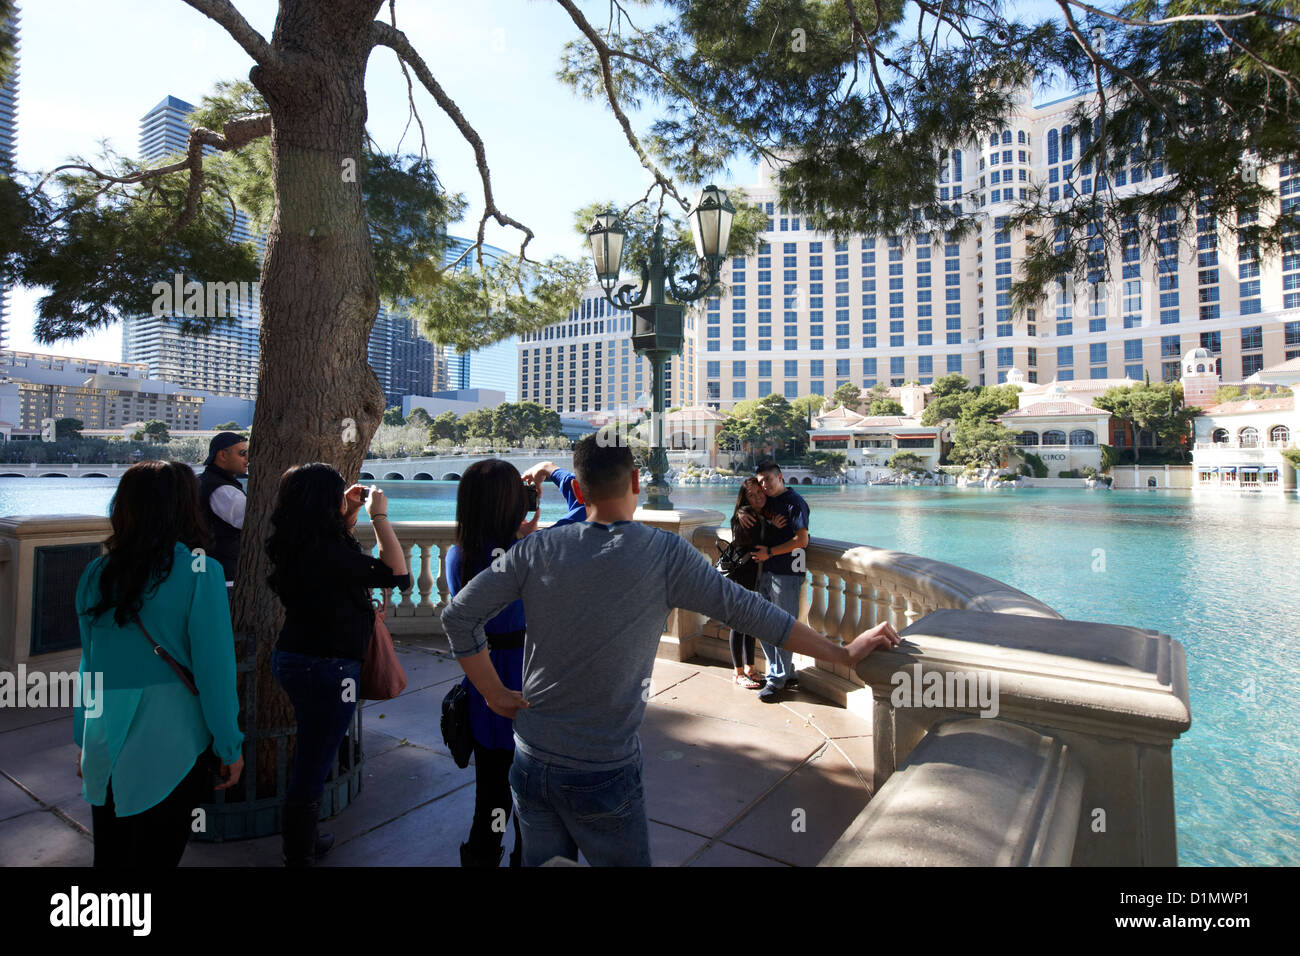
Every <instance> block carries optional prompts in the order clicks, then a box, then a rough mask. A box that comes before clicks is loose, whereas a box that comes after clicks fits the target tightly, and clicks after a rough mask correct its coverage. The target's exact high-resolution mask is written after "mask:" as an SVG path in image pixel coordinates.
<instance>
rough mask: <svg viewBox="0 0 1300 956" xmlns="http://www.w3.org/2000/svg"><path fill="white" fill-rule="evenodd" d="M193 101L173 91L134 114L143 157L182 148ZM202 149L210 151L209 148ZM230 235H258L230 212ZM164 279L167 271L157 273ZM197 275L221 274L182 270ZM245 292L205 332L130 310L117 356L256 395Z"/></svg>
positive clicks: (171, 377) (203, 384)
mask: <svg viewBox="0 0 1300 956" xmlns="http://www.w3.org/2000/svg"><path fill="white" fill-rule="evenodd" d="M193 111H194V107H193V106H192V105H191V104H189V103H187V102H185V101H184V100H182V99H179V98H177V97H175V96H166V97H163V99H162V100H161V101H159V103H158V104H157V105H156V106H154V108H153V109H151V110H149V112H148V113H146V114H145V115H144V117H143V118H142V119H141V120H140V152H141V154H142V157H143V158H144V159H145V160H146V161H158V160H162V159H165V158H167V157H172V156H175V155H177V154H179V153H184V152H185V149H186V146H187V144H188V142H189V135H190V124H189V120H188V116H189V114H190V113H192V112H193ZM206 152H207V153H208V155H211V154H212V153H214V152H215V151H214V150H212V149H211V148H209V149H208V150H207V151H206ZM232 231H233V237H234V239H235V240H236V241H238V242H248V241H253V242H256V243H257V246H258V250H259V253H260V252H261V250H262V246H263V243H262V239H261V237H260V236H258V237H255V236H253V235H252V231H251V230H250V228H249V223H248V218H247V217H246V216H245V215H244V214H243V213H242V212H238V211H237V212H236V213H235V222H234V227H233V230H232ZM158 278H159V280H160V281H169V280H171V279H172V277H171V276H159V277H158ZM185 278H186V279H187V280H188V279H196V280H198V281H200V282H202V281H205V280H206V281H223V277H221V276H186V277H185ZM249 292H250V295H249V297H248V298H247V299H246V300H244V301H241V302H240V303H239V304H238V305H237V306H235V308H234V309H233V318H231V319H230V320H229V321H227V322H223V323H222V324H220V325H218V326H216V327H215V328H214V329H213V330H212V331H211V332H209V333H207V334H206V335H182V334H181V332H180V330H179V328H178V327H177V323H176V321H175V320H174V319H172V318H171V316H168V315H161V316H155V315H132V316H126V317H125V318H124V319H123V321H122V360H123V361H125V362H142V363H144V364H145V365H147V366H148V368H149V377H150V378H156V379H161V380H162V381H165V382H173V383H175V384H177V385H180V386H182V387H184V388H193V389H202V390H204V391H210V392H213V393H215V394H218V395H231V396H236V397H239V398H246V399H254V398H256V397H257V362H258V351H259V345H258V334H259V331H260V327H261V319H260V310H259V302H258V294H257V292H256V284H255V283H254V284H250V285H249Z"/></svg>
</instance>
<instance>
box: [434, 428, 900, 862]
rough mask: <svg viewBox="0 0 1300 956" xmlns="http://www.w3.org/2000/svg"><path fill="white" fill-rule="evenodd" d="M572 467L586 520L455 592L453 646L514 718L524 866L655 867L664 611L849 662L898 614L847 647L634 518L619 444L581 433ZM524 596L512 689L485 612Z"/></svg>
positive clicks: (878, 640) (872, 645)
mask: <svg viewBox="0 0 1300 956" xmlns="http://www.w3.org/2000/svg"><path fill="white" fill-rule="evenodd" d="M573 463H574V471H575V472H576V473H577V482H578V486H579V487H580V488H581V489H582V493H583V498H584V499H585V501H586V502H587V520H586V521H585V522H581V523H577V524H571V525H567V526H565V527H562V528H554V529H548V530H545V531H541V532H538V533H536V534H532V535H529V536H528V537H526V538H524V539H523V540H522V541H519V542H518V543H516V544H515V545H514V547H512V548H510V549H509V550H508V551H506V552H505V554H504V555H503V556H502V557H500V558H498V559H497V560H496V561H494V562H493V565H492V569H491V571H490V572H489V573H483V574H479V575H476V576H475V578H474V580H473V581H471V582H470V583H469V585H467V586H466V587H465V588H464V590H462V591H461V592H460V593H458V594H457V595H456V597H455V599H454V600H452V602H451V603H450V604H448V605H447V608H446V610H444V611H443V614H442V623H443V626H444V628H445V629H446V632H447V636H448V639H449V641H450V642H451V647H452V653H453V654H454V655H455V656H456V658H457V659H458V660H459V661H460V663H461V666H462V667H463V668H464V669H465V673H466V674H467V675H469V679H470V680H471V681H472V682H473V683H474V686H475V687H476V688H478V690H479V691H480V692H481V693H482V694H483V697H484V698H485V699H486V701H487V703H488V706H489V707H490V708H492V710H494V711H495V712H497V713H499V714H502V715H504V716H507V717H511V718H513V719H514V722H515V759H514V764H513V765H512V767H511V770H510V789H511V791H512V793H513V796H514V801H515V811H516V813H517V814H518V817H519V821H520V828H521V831H522V835H523V841H524V856H523V862H524V865H525V866H538V865H540V864H542V863H545V862H546V861H547V860H549V859H551V858H552V857H555V856H562V857H566V858H568V859H577V855H578V851H579V850H581V851H582V854H583V855H584V856H585V857H586V858H587V860H588V862H590V863H591V864H593V865H595V866H618V865H622V866H648V865H650V845H649V826H648V822H647V818H646V811H645V799H644V793H643V790H642V785H641V746H640V741H639V740H638V737H637V728H638V727H640V725H641V720H642V718H643V717H644V716H645V707H646V702H647V701H648V700H649V699H650V675H651V672H652V671H653V669H654V661H655V650H656V648H657V647H658V646H659V639H660V636H661V635H662V634H663V630H664V626H665V624H666V623H667V618H668V615H669V613H670V612H671V611H672V609H673V608H685V609H686V610H690V611H697V612H700V613H702V614H705V615H708V616H709V617H711V618H715V619H717V620H719V621H722V622H723V623H725V624H728V625H730V626H731V627H733V628H735V629H736V630H738V631H740V632H742V633H745V634H753V635H754V636H756V637H758V638H759V639H760V640H763V641H768V642H770V643H772V644H774V645H777V646H782V647H785V648H788V649H789V650H791V651H794V652H795V653H800V654H808V655H810V656H812V657H817V658H820V659H822V660H827V661H832V662H835V663H841V664H850V665H852V664H856V663H857V662H858V661H860V660H861V659H862V658H864V657H866V656H867V655H868V654H869V653H871V651H873V650H875V649H876V648H878V647H892V646H894V645H896V644H897V643H898V640H899V638H898V633H897V632H896V631H895V630H894V629H893V627H892V626H890V625H889V624H888V623H885V624H880V625H878V626H876V627H874V628H872V629H871V630H869V631H864V632H863V633H862V634H859V635H858V636H857V638H855V639H854V641H853V642H852V643H851V644H849V645H847V646H843V645H840V644H837V643H835V642H833V641H831V640H829V639H828V638H826V637H825V636H824V635H822V634H819V633H817V632H816V631H814V630H812V628H810V627H808V626H807V625H806V624H801V623H799V622H798V621H796V620H795V619H794V618H793V617H791V616H790V615H789V614H788V613H787V612H785V611H783V610H781V609H780V608H778V607H776V606H775V605H774V604H772V603H770V602H768V601H765V600H764V599H763V598H761V597H759V596H758V595H757V594H754V593H753V592H751V591H747V590H745V589H744V588H742V587H740V586H739V585H736V584H734V583H732V582H731V581H728V580H727V579H726V578H724V577H723V576H722V575H721V574H718V572H717V571H715V570H714V569H713V566H712V565H711V564H710V563H709V562H708V561H707V560H706V559H705V558H704V556H703V555H701V554H700V553H699V552H698V551H696V550H695V548H694V547H693V546H692V545H691V544H690V543H689V542H687V541H686V540H684V539H683V538H681V537H680V536H678V535H675V534H671V533H669V532H667V531H662V530H659V529H656V528H652V527H650V526H648V525H644V524H639V523H637V522H634V521H633V520H632V516H633V514H634V512H635V511H636V499H637V495H638V494H640V491H641V488H640V482H639V480H638V477H637V472H636V467H635V465H634V463H633V461H632V455H631V452H630V451H629V450H628V448H627V447H625V446H619V445H616V444H605V443H601V442H598V441H597V440H596V436H594V435H593V436H589V437H587V438H584V439H583V440H582V441H580V442H578V444H577V445H576V446H575V448H574V453H573ZM520 598H522V599H523V602H524V610H525V614H526V615H527V620H528V628H527V635H526V637H525V639H524V680H523V691H522V692H520V691H512V690H507V689H506V688H505V687H504V686H503V685H502V683H501V681H500V678H499V677H498V676H497V673H496V670H495V669H494V668H493V666H492V661H491V659H490V658H489V657H488V649H487V640H486V638H485V637H484V631H483V626H484V624H485V623H487V621H489V620H490V619H491V618H492V617H494V616H495V615H496V614H497V613H498V612H499V611H500V610H501V609H502V608H504V607H505V606H506V605H507V604H509V603H510V602H512V601H515V600H518V599H520Z"/></svg>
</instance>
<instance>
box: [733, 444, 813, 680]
mask: <svg viewBox="0 0 1300 956" xmlns="http://www.w3.org/2000/svg"><path fill="white" fill-rule="evenodd" d="M754 475H755V476H756V477H757V478H758V483H759V485H760V486H761V487H762V489H763V494H765V495H767V506H766V507H765V508H764V509H763V513H764V514H765V515H766V516H767V517H768V518H769V519H771V518H775V517H778V516H780V517H782V518H784V519H785V525H784V526H782V527H780V528H774V529H773V532H774V534H775V536H776V537H777V538H778V539H781V540H778V541H777V543H776V544H773V545H771V546H770V547H764V546H762V545H760V546H759V547H757V548H755V549H754V552H753V553H754V559H755V560H756V561H761V562H762V565H763V573H762V575H761V577H760V578H759V581H758V591H759V593H760V594H762V595H763V597H765V598H767V599H768V600H769V601H771V602H772V603H773V604H775V605H776V606H777V607H779V608H781V610H783V611H786V612H787V613H788V614H790V616H791V617H794V618H795V619H798V617H799V594H800V592H801V591H802V590H803V582H804V573H805V570H806V567H807V561H806V554H807V548H808V502H806V501H804V499H803V497H802V496H801V495H800V494H799V493H798V492H795V491H791V490H790V489H789V488H787V487H786V486H785V479H784V478H783V477H782V476H781V468H780V466H779V465H777V463H776V462H775V461H772V460H771V459H765V460H763V461H760V462H759V463H758V467H756V468H755V469H754ZM746 518H748V519H749V520H748V522H747V521H746ZM740 520H741V523H743V524H745V525H746V527H748V525H749V524H750V523H752V522H753V520H754V519H753V518H751V517H749V515H741V518H740ZM761 643H762V645H763V654H764V655H766V657H767V683H766V684H765V685H764V686H763V689H762V690H760V691H759V692H758V699H759V700H761V701H762V702H763V703H765V704H775V703H776V702H777V698H778V695H779V694H780V692H781V691H782V690H784V689H785V688H787V687H797V686H798V684H799V679H798V677H796V676H795V672H794V655H793V654H792V653H791V652H790V651H788V650H786V649H785V648H784V647H778V646H776V645H775V644H769V643H768V642H766V641H763V642H761Z"/></svg>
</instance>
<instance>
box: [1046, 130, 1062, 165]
mask: <svg viewBox="0 0 1300 956" xmlns="http://www.w3.org/2000/svg"><path fill="white" fill-rule="evenodd" d="M1060 149H1061V134H1060V133H1058V132H1057V131H1056V130H1054V129H1049V130H1048V131H1047V162H1048V163H1049V164H1050V163H1055V162H1058V161H1059V160H1060Z"/></svg>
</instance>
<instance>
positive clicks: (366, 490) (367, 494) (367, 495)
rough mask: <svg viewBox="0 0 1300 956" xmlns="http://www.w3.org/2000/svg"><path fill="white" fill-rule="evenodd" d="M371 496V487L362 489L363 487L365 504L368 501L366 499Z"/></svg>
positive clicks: (362, 496) (363, 501)
mask: <svg viewBox="0 0 1300 956" xmlns="http://www.w3.org/2000/svg"><path fill="white" fill-rule="evenodd" d="M369 497H370V489H369V488H362V489H361V503H362V504H363V505H364V504H365V503H366V499H367V498H369Z"/></svg>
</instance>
